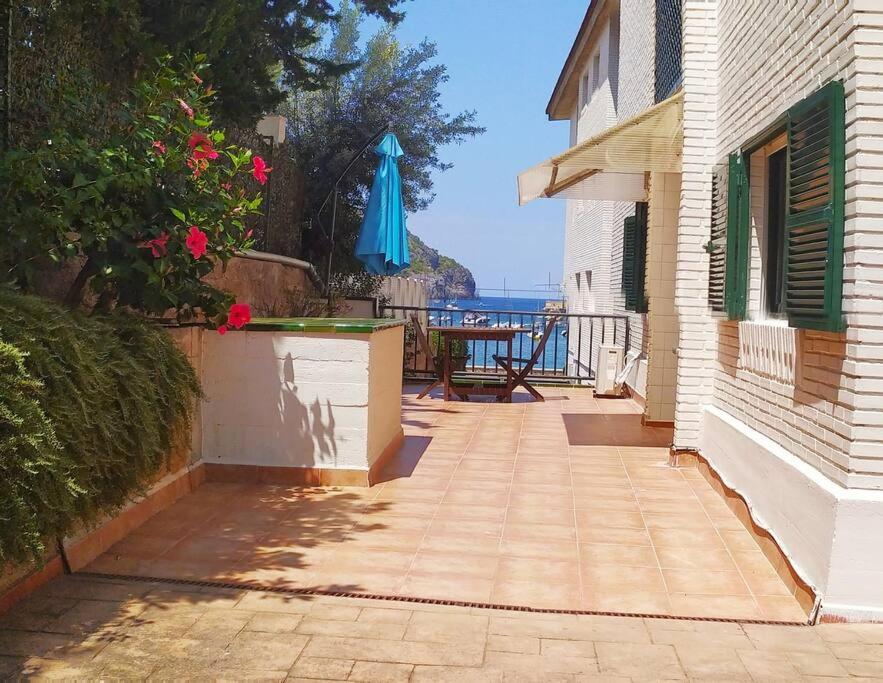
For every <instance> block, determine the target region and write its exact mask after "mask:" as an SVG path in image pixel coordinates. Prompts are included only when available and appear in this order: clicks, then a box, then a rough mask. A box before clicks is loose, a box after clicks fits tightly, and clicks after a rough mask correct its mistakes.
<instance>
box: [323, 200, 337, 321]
mask: <svg viewBox="0 0 883 683" xmlns="http://www.w3.org/2000/svg"><path fill="white" fill-rule="evenodd" d="M336 223H337V184H335V185H334V201H333V202H332V204H331V247H330V248H329V249H328V272H327V273H326V275H325V292H326V293H327V294H328V317H329V318H330V317H332V316H333V315H334V293H333V292H332V291H331V261H332V259H333V258H334V226H335V224H336Z"/></svg>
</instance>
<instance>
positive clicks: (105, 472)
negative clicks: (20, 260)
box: [0, 289, 200, 564]
mask: <svg viewBox="0 0 883 683" xmlns="http://www.w3.org/2000/svg"><path fill="white" fill-rule="evenodd" d="M0 370H2V375H3V379H2V384H0V387H2V391H0V474H2V477H3V481H2V482H0V564H2V562H8V561H21V560H22V559H25V557H26V556H27V555H28V554H30V555H32V556H38V555H39V554H40V553H41V552H42V550H43V539H45V538H47V537H52V536H54V535H60V534H64V533H66V532H68V531H70V530H72V529H74V528H76V526H77V525H78V524H80V523H87V524H88V523H89V522H90V521H93V520H95V519H96V517H98V516H99V515H101V514H102V513H107V512H111V511H113V510H114V509H117V508H119V507H120V506H122V505H123V504H124V503H126V502H127V500H129V499H130V498H131V497H132V496H134V495H136V494H138V493H140V492H142V491H143V490H144V488H145V486H146V485H148V484H149V483H150V482H151V480H152V479H154V478H155V477H156V475H157V473H158V472H160V470H161V468H162V467H163V465H164V464H165V463H167V461H168V458H169V455H170V453H171V452H172V451H173V450H174V449H175V448H176V447H179V446H182V445H183V444H184V443H185V441H186V440H187V439H188V438H189V432H190V420H191V415H192V410H193V405H194V401H195V398H196V397H197V396H198V395H199V392H200V389H199V383H198V380H197V378H196V375H195V373H194V372H193V369H192V367H191V366H190V364H189V362H188V361H187V358H186V357H185V356H184V354H183V353H182V352H181V351H180V350H179V349H178V348H177V346H176V345H175V343H174V341H173V340H172V338H171V336H170V335H168V334H166V333H165V332H164V331H163V330H162V329H160V328H158V327H156V326H155V325H153V324H151V323H149V322H147V321H144V320H143V319H140V318H138V317H135V316H132V315H129V314H126V313H122V312H115V313H113V314H110V315H93V316H91V317H86V316H84V315H81V314H79V313H76V312H70V311H68V310H67V309H65V308H63V307H61V306H58V305H56V304H53V303H50V302H48V301H46V300H44V299H39V298H37V297H32V296H26V295H22V294H18V293H15V292H12V291H11V290H8V289H0ZM34 378H40V380H41V381H37V380H35V379H34Z"/></svg>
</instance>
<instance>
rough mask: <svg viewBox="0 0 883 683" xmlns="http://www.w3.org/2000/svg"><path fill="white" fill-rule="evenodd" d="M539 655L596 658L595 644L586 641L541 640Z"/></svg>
mask: <svg viewBox="0 0 883 683" xmlns="http://www.w3.org/2000/svg"><path fill="white" fill-rule="evenodd" d="M540 654H542V655H544V656H547V657H587V658H589V659H595V658H596V656H595V644H594V643H592V642H590V641H586V640H552V639H548V638H543V639H542V640H541V641H540Z"/></svg>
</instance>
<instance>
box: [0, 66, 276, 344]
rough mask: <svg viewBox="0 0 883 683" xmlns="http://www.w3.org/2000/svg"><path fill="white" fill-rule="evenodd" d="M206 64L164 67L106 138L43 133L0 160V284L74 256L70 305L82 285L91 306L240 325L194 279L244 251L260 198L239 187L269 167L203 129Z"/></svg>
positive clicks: (26, 279)
mask: <svg viewBox="0 0 883 683" xmlns="http://www.w3.org/2000/svg"><path fill="white" fill-rule="evenodd" d="M204 66H205V65H204V63H203V60H202V59H201V58H199V57H197V58H195V59H194V60H192V61H190V62H188V63H187V64H185V65H184V66H183V67H182V68H180V69H176V68H173V67H172V66H171V64H170V63H169V61H168V60H163V61H161V62H160V63H159V64H158V67H157V71H156V73H155V74H154V75H153V76H152V77H151V78H149V79H146V80H144V81H142V82H141V83H139V84H138V85H137V86H136V87H135V88H134V89H133V93H132V99H131V102H129V103H128V104H127V105H126V106H125V107H124V108H123V110H122V112H121V115H120V117H119V119H118V121H117V122H116V124H115V125H114V126H113V130H112V132H111V134H110V136H109V138H107V139H105V140H103V141H100V142H96V141H94V140H90V139H88V138H87V137H85V136H70V135H67V134H66V133H65V131H48V132H47V136H46V140H45V143H44V144H42V145H41V146H40V147H39V148H38V149H33V150H21V149H18V150H11V151H9V152H8V153H6V154H5V155H4V157H3V158H2V161H0V186H2V187H3V188H5V189H4V192H6V193H7V197H6V202H5V207H4V208H5V211H4V215H3V216H0V226H2V227H3V228H4V230H3V234H4V235H5V236H6V237H5V238H4V239H3V240H2V241H0V280H2V279H8V280H12V281H14V282H16V283H17V284H18V285H22V286H25V287H27V285H28V284H29V283H30V282H31V281H32V279H33V276H34V274H35V272H37V271H38V270H39V269H41V268H45V265H46V260H47V259H51V260H52V261H55V262H64V261H71V260H76V262H77V263H79V264H81V266H82V267H81V270H80V272H79V275H78V277H77V278H76V281H75V282H74V285H73V286H72V289H71V293H70V297H69V300H70V302H71V303H78V302H79V300H80V294H81V292H82V290H83V288H84V287H85V286H86V283H88V284H89V286H91V288H92V289H93V290H94V291H95V293H96V294H97V295H98V304H99V308H110V307H111V305H112V304H116V305H118V306H126V307H130V308H134V309H138V310H142V311H145V312H148V313H153V314H162V313H164V312H167V311H169V310H170V309H173V310H174V311H175V314H176V315H177V317H178V318H180V319H187V318H192V317H193V316H194V315H198V314H203V315H205V316H206V317H207V318H208V319H210V320H213V321H214V322H215V323H216V324H218V325H224V324H229V325H232V326H234V327H241V326H242V325H243V324H244V323H243V322H242V321H243V320H244V319H245V318H247V315H246V316H243V315H242V310H241V308H237V309H236V310H237V312H236V313H234V311H233V309H231V304H232V303H233V301H232V297H231V296H230V295H229V294H226V293H224V292H221V291H219V290H217V289H215V288H213V287H211V286H209V285H207V284H206V283H204V282H203V281H202V278H203V277H204V276H205V275H207V274H208V273H209V272H211V270H212V269H213V268H214V267H215V266H216V264H217V263H219V262H220V263H222V264H223V263H226V262H227V260H228V259H230V258H231V257H232V256H233V255H234V254H235V252H236V251H238V250H240V249H244V248H248V247H249V246H251V244H252V241H251V233H250V231H249V230H248V228H247V225H246V219H247V217H248V216H250V215H253V214H257V213H260V205H261V196H260V194H251V193H250V192H249V191H247V190H246V189H245V185H246V184H245V183H243V182H242V180H244V179H245V178H247V177H249V176H251V177H254V178H255V179H256V180H257V181H258V182H259V183H261V184H263V183H265V182H266V181H267V173H268V172H270V171H271V169H269V168H268V167H267V165H266V163H265V162H264V160H263V159H261V158H260V157H259V156H253V155H252V153H251V151H249V150H246V149H242V148H239V147H236V146H232V145H225V143H224V133H223V132H222V131H220V130H217V129H214V128H213V127H212V119H211V117H210V114H209V106H210V103H211V101H212V97H213V91H212V88H211V86H209V85H205V84H204V83H203V81H202V78H201V77H200V75H199V74H200V72H201V71H202V70H203V68H204ZM4 274H5V275H6V277H5V278H4ZM239 306H242V305H239ZM246 308H247V307H246ZM246 312H247V311H246ZM228 318H229V320H228Z"/></svg>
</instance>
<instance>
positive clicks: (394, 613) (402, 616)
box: [357, 607, 411, 624]
mask: <svg viewBox="0 0 883 683" xmlns="http://www.w3.org/2000/svg"><path fill="white" fill-rule="evenodd" d="M410 619H411V611H410V610H404V609H383V608H379V607H363V608H362V612H361V614H359V617H358V619H357V621H369V622H379V623H384V624H407V623H408V621H410Z"/></svg>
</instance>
